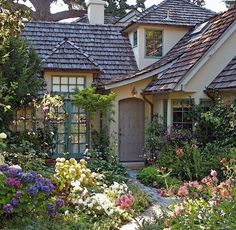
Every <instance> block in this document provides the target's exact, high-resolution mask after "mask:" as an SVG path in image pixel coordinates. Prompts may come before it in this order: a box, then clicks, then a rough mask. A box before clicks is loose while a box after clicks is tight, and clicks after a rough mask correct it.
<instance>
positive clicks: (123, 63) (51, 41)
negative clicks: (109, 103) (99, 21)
mask: <svg viewBox="0 0 236 230" xmlns="http://www.w3.org/2000/svg"><path fill="white" fill-rule="evenodd" d="M25 25H26V26H25V28H24V29H23V30H22V33H21V36H22V37H23V38H24V39H26V40H28V41H29V42H30V43H32V45H33V48H34V49H35V50H36V52H37V53H38V54H39V55H40V56H41V58H42V59H43V60H44V61H45V62H44V63H43V67H44V68H50V69H51V68H53V67H55V68H56V69H77V70H79V69H81V70H85V69H86V70H94V69H100V70H101V79H102V80H111V79H113V78H114V77H115V76H124V75H129V74H131V73H134V72H136V71H137V70H138V68H137V64H136V61H135V57H134V54H133V51H132V47H131V44H130V41H129V39H128V38H127V37H125V36H123V35H122V34H121V29H122V27H120V26H115V25H90V24H80V23H78V24H71V23H56V22H26V23H25ZM65 40H67V41H68V42H69V43H70V44H69V43H68V42H66V43H65V42H64V41H65ZM60 44H61V46H60ZM62 44H63V45H62ZM71 44H72V45H71ZM55 47H58V48H57V49H56V51H54V50H55ZM75 47H76V48H75ZM53 51H54V52H53ZM52 53H53V54H52ZM50 55H51V56H50ZM84 55H88V57H89V59H87V58H86V57H85V56H84ZM88 60H90V62H89V61H88ZM91 60H93V61H91ZM47 63H48V65H47ZM94 63H97V65H98V66H96V65H95V66H94Z"/></svg>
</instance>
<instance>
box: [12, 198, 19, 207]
mask: <svg viewBox="0 0 236 230" xmlns="http://www.w3.org/2000/svg"><path fill="white" fill-rule="evenodd" d="M10 203H11V205H12V206H18V204H19V203H20V201H19V200H18V199H16V198H13V199H12V200H11V202H10Z"/></svg>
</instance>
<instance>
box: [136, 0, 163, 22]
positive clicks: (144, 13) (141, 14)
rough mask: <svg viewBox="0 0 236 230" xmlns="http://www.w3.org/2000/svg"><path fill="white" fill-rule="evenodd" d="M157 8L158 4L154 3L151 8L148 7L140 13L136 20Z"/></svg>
mask: <svg viewBox="0 0 236 230" xmlns="http://www.w3.org/2000/svg"><path fill="white" fill-rule="evenodd" d="M164 1H167V0H164ZM156 8H157V5H152V6H150V7H149V8H147V9H146V10H145V11H143V12H141V13H140V16H138V17H137V18H136V19H135V20H134V21H138V20H140V19H141V18H143V17H145V16H146V15H147V14H149V13H150V12H152V11H153V10H155V9H156Z"/></svg>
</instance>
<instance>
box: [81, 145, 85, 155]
mask: <svg viewBox="0 0 236 230" xmlns="http://www.w3.org/2000/svg"><path fill="white" fill-rule="evenodd" d="M85 149H86V144H83V145H80V152H81V153H84V152H85Z"/></svg>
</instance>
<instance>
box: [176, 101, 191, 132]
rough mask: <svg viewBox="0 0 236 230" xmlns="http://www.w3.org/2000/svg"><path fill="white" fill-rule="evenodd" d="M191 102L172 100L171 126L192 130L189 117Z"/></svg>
mask: <svg viewBox="0 0 236 230" xmlns="http://www.w3.org/2000/svg"><path fill="white" fill-rule="evenodd" d="M192 106H193V100H192V99H185V100H173V107H172V108H173V126H175V127H178V128H184V129H189V130H192V128H193V124H192V119H191V117H190V112H191V111H192Z"/></svg>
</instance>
